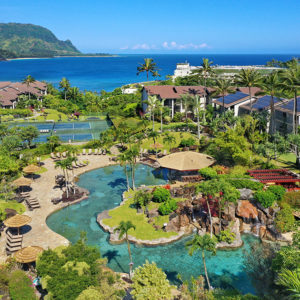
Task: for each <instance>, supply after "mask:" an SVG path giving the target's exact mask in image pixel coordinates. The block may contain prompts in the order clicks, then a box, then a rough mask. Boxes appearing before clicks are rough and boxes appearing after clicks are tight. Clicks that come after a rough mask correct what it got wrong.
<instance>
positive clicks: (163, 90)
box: [144, 85, 212, 99]
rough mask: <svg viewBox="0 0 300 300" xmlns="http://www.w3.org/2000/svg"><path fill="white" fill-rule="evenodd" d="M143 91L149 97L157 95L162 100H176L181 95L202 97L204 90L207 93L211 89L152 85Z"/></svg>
mask: <svg viewBox="0 0 300 300" xmlns="http://www.w3.org/2000/svg"><path fill="white" fill-rule="evenodd" d="M144 89H145V90H146V91H147V93H149V94H150V95H157V96H159V97H160V98H162V99H178V98H180V97H181V95H184V94H190V95H201V96H203V95H204V94H205V93H206V90H207V91H208V92H209V91H211V90H212V89H211V88H207V89H206V90H205V87H203V86H173V85H160V86H159V85H153V86H145V87H144Z"/></svg>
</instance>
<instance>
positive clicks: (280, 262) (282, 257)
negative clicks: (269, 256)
mask: <svg viewBox="0 0 300 300" xmlns="http://www.w3.org/2000/svg"><path fill="white" fill-rule="evenodd" d="M299 266H300V251H299V249H297V248H295V247H292V246H286V247H281V248H280V250H279V251H277V252H276V255H275V257H274V259H273V261H272V269H273V270H274V271H275V272H276V273H279V272H281V271H282V270H283V269H288V270H291V271H293V270H296V269H297V268H299Z"/></svg>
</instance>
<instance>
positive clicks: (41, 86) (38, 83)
mask: <svg viewBox="0 0 300 300" xmlns="http://www.w3.org/2000/svg"><path fill="white" fill-rule="evenodd" d="M30 85H31V86H32V87H34V88H38V89H39V90H41V91H45V90H46V89H47V84H46V83H45V82H41V81H37V80H36V81H35V82H33V83H31V84H30Z"/></svg>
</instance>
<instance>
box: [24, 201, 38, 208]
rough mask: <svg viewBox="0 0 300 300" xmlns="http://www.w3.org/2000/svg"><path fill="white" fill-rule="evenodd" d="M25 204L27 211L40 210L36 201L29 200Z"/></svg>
mask: <svg viewBox="0 0 300 300" xmlns="http://www.w3.org/2000/svg"><path fill="white" fill-rule="evenodd" d="M26 204H27V206H28V208H29V210H34V209H36V208H40V207H41V206H40V203H39V202H38V201H37V200H31V201H29V200H26Z"/></svg>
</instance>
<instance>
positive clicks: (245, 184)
mask: <svg viewBox="0 0 300 300" xmlns="http://www.w3.org/2000/svg"><path fill="white" fill-rule="evenodd" d="M228 182H229V183H230V184H231V185H232V186H234V187H235V188H237V189H250V190H254V191H257V190H261V189H262V188H263V187H264V185H263V184H262V183H261V182H258V181H253V180H248V179H228Z"/></svg>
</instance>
